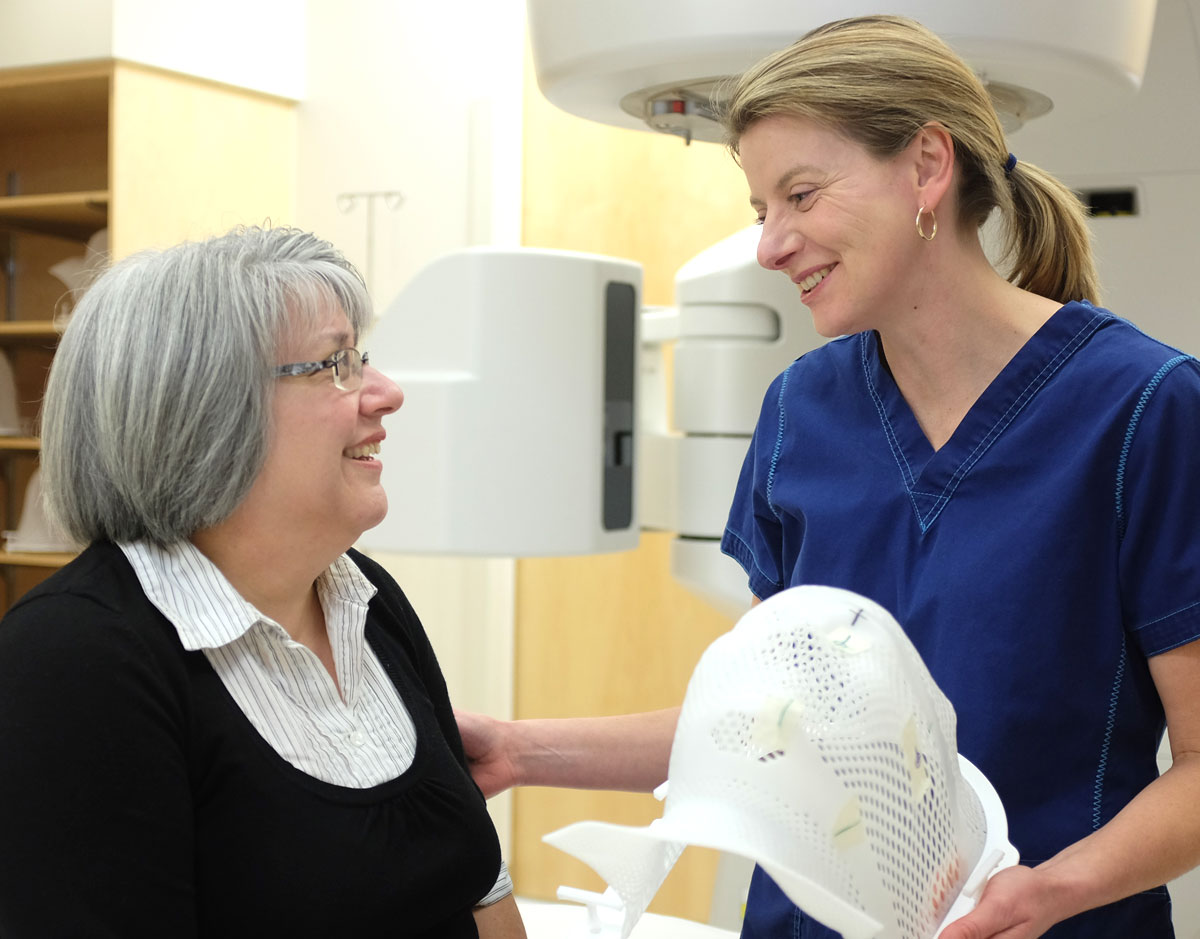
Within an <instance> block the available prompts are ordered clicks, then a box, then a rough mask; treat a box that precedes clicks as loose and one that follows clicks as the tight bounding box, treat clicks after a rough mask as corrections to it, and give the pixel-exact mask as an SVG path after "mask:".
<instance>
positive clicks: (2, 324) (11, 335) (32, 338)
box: [0, 320, 62, 346]
mask: <svg viewBox="0 0 1200 939" xmlns="http://www.w3.org/2000/svg"><path fill="white" fill-rule="evenodd" d="M61 335H62V333H60V332H59V330H58V327H57V326H55V325H54V323H53V322H52V321H51V320H5V321H0V346H11V345H16V344H17V343H22V342H52V343H54V342H58V340H59V337H60V336H61Z"/></svg>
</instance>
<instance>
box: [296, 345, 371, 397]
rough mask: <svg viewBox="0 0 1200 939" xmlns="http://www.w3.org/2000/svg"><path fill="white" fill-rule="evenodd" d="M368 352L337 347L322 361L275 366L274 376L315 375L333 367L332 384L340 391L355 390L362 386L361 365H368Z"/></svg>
mask: <svg viewBox="0 0 1200 939" xmlns="http://www.w3.org/2000/svg"><path fill="white" fill-rule="evenodd" d="M367 356H368V353H366V352H359V351H358V350H357V349H339V350H338V351H337V352H335V353H334V354H333V355H331V356H330V357H329V358H327V359H325V360H324V361H323V362H293V363H292V364H290V365H277V366H275V377H276V378H287V377H290V376H294V375H315V374H316V373H317V372H322V371H324V370H325V369H327V368H331V369H333V384H334V386H335V387H337V388H340V389H341V390H342V391H357V390H358V389H359V388H361V387H362V377H363V366H364V365H369V364H370V362H369V361H368V359H367Z"/></svg>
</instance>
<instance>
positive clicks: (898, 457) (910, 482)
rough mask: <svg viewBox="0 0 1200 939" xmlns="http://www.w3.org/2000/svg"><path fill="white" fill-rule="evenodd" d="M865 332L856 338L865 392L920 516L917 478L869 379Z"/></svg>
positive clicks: (869, 371)
mask: <svg viewBox="0 0 1200 939" xmlns="http://www.w3.org/2000/svg"><path fill="white" fill-rule="evenodd" d="M867 335H868V334H867V333H861V334H859V338H858V357H859V361H861V362H862V370H863V379H864V380H865V381H866V383H867V393H868V394H869V395H870V396H871V401H872V402H874V404H875V410H876V411H877V412H878V414H879V423H880V424H881V425H882V426H883V435H884V437H886V438H887V443H888V447H889V449H891V451H892V459H893V460H895V461H896V466H897V467H899V469H900V482H901V483H902V484H903V486H904V490H905V491H906V492H907V493H908V497H909V501H911V502H912V504H913V511H914V512H916V513H917V517H918V518H920V515H921V513H920V511H919V510H918V509H917V503H916V500H914V499H913V498H912V490H913V486H915V485H916V483H917V480H916V478H915V477H914V476H913V472H912V467H911V466H909V465H908V457H906V456H905V455H904V450H903V449H902V448H901V447H900V441H899V440H898V439H897V438H896V432H895V431H894V430H892V422H891V421H889V420H888V418H887V412H886V411H885V410H884V407H883V398H881V397H880V395H879V392H878V390H876V388H875V384H874V382H872V381H871V367H870V363H869V362H868V361H867Z"/></svg>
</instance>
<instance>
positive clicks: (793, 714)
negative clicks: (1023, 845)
mask: <svg viewBox="0 0 1200 939" xmlns="http://www.w3.org/2000/svg"><path fill="white" fill-rule="evenodd" d="M668 782H669V786H668V791H667V795H666V803H665V806H664V810H663V816H662V818H660V819H657V820H656V821H654V822H653V823H651V824H650V825H649V826H648V827H646V828H630V827H626V826H620V825H612V824H608V823H604V822H580V823H577V824H574V825H570V826H568V827H566V828H563V829H560V830H559V831H556V832H553V833H551V834H549V835H547V836H546V838H545V840H546V841H548V842H549V843H550V844H552V845H554V846H556V847H558V848H560V849H562V850H563V851H566V852H567V853H569V854H572V855H574V856H575V857H577V858H579V859H580V860H582V861H584V862H586V863H587V864H588V865H590V866H591V867H592V868H593V869H594V870H596V872H597V873H599V874H600V876H602V877H603V878H604V879H605V880H606V881H608V883H609V884H610V885H611V886H612V888H614V889H615V890H616V892H617V894H618V895H619V896H620V898H621V901H622V903H623V904H624V907H625V915H624V924H623V928H622V933H621V935H622V937H626V936H628V935H629V933H630V931H631V930H632V929H633V926H634V924H635V923H636V922H637V920H638V917H640V916H641V914H642V913H643V912H644V911H645V909H646V907H647V906H648V905H649V903H650V900H651V898H652V897H653V896H654V894H655V893H656V892H657V890H658V888H659V886H660V885H661V884H662V882H663V879H664V878H665V877H666V875H667V873H668V872H669V871H670V869H671V867H672V866H673V865H674V863H675V861H676V859H677V858H678V857H679V855H680V854H681V853H682V851H683V849H684V848H685V847H686V846H687V845H689V844H694V845H702V846H705V847H709V848H715V849H718V850H721V851H728V852H732V853H734V854H738V855H742V856H744V857H747V858H750V859H752V860H754V861H755V862H757V863H758V864H759V865H760V866H761V867H762V868H763V869H764V870H765V871H766V872H767V873H768V874H769V875H770V876H771V877H772V879H774V881H775V882H776V883H777V884H778V885H779V886H780V888H781V889H782V890H783V891H784V893H786V894H787V895H788V897H789V898H790V899H791V900H792V901H793V902H794V903H795V904H796V905H797V906H799V907H800V908H801V909H803V910H804V911H805V912H807V913H808V914H809V915H811V916H813V917H814V918H816V919H817V920H820V921H821V922H822V923H824V924H825V925H827V926H829V927H830V928H832V929H835V930H837V931H839V932H841V933H842V934H843V935H844V936H845V937H846V939H867V937H874V936H878V937H884V939H929V937H932V936H935V935H937V933H938V932H939V931H940V930H941V928H942V927H943V926H944V925H945V924H947V923H949V922H951V921H952V920H954V919H957V918H958V917H960V916H962V915H964V914H965V913H967V912H968V911H969V910H970V909H972V908H973V907H974V905H975V901H976V899H977V898H978V896H979V894H980V892H981V891H982V888H983V885H984V883H986V881H987V878H988V877H989V876H990V875H991V874H992V873H994V872H995V871H996V870H999V869H1000V868H1002V867H1008V866H1010V865H1013V864H1015V863H1017V852H1016V849H1015V848H1014V847H1013V846H1012V845H1011V844H1009V842H1008V824H1007V820H1006V818H1005V815H1004V809H1003V807H1002V806H1001V804H1000V800H999V799H998V798H997V796H996V792H995V790H994V789H993V788H992V787H991V785H990V784H989V783H988V781H987V779H985V778H984V776H983V774H982V773H980V772H979V771H978V770H977V769H976V768H975V767H974V766H972V765H971V764H970V763H968V762H967V761H966V760H965V759H964V758H962V757H960V756H959V755H958V752H957V745H956V740H955V716H954V709H953V707H952V706H951V705H950V702H949V701H948V700H947V699H946V696H945V695H944V694H942V692H941V690H940V689H939V688H938V687H937V685H936V684H935V683H934V681H933V678H932V677H931V676H930V674H929V671H928V670H927V669H926V668H925V664H924V662H922V661H921V658H920V656H919V655H918V654H917V651H916V649H915V648H914V647H913V645H912V643H911V642H910V641H909V639H908V637H907V636H906V635H905V634H904V631H903V630H902V629H901V628H900V625H899V624H898V623H897V622H896V621H895V619H893V618H892V616H891V615H890V614H889V613H888V612H887V611H886V610H885V609H883V608H882V607H881V606H879V605H878V604H876V603H873V602H872V601H870V600H868V599H866V598H865V597H861V596H859V595H858V594H855V593H852V592H850V591H847V590H838V589H834V588H830V587H815V586H804V587H794V588H791V589H789V590H784V591H783V592H781V593H779V594H776V595H775V596H773V597H771V598H770V599H768V600H766V601H764V602H763V603H761V604H759V605H758V606H756V607H755V608H754V609H752V610H751V611H750V612H749V613H747V614H746V615H745V616H743V617H742V619H741V620H740V621H739V622H738V624H737V625H736V626H735V627H734V628H733V629H732V630H731V631H730V632H729V633H727V634H726V635H724V636H722V637H720V638H719V639H717V641H716V642H714V643H713V644H712V645H711V646H709V648H708V650H707V651H706V652H705V653H704V655H703V657H702V658H701V660H700V663H699V665H697V667H696V671H695V672H694V673H693V675H692V678H691V682H690V683H689V685H688V690H687V695H686V697H685V698H684V702H683V708H682V711H681V713H680V717H679V726H678V728H677V730H676V733H675V742H674V745H673V747H672V750H671V762H670V769H669V776H668Z"/></svg>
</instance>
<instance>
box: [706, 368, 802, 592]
mask: <svg viewBox="0 0 1200 939" xmlns="http://www.w3.org/2000/svg"><path fill="white" fill-rule="evenodd" d="M789 374H790V370H789V371H785V372H784V373H783V374H782V375H780V376H779V377H778V378H776V379H775V381H773V382H772V383H771V387H770V388H768V389H767V394H766V396H765V398H764V399H763V406H762V411H761V413H760V415H759V418H758V424H757V426H756V427H755V428H754V434H753V436H752V437H751V438H750V447H749V449H748V450H747V451H746V459H745V460H744V461H743V463H742V472H741V475H740V476H739V477H738V483H737V488H736V489H735V490H734V494H733V505H732V507H731V508H730V510H729V521H728V522H727V523H726V526H725V533H724V535H723V536H722V538H721V550H722V551H723V552H724V553H725V554H728V555H729V556H730V557H732V558H733V559H734V560H735V561H737V562H738V563H739V564H741V565H742V568H743V569H744V570H745V571H746V575H747V577H748V578H749V581H750V592H751V593H753V594H754V596H756V597H758V598H759V599H760V600H764V599H766V598H767V597H769V596H771V595H772V594H775V593H778V592H779V591H780V590H782V589H783V586H784V584H783V526H782V524H781V522H780V519H779V516H778V515H777V514H776V511H775V509H774V508H773V507H772V504H771V486H772V483H773V482H774V475H775V470H776V463H777V461H778V459H779V451H780V442H781V439H782V435H783V429H784V419H785V415H784V410H783V404H782V399H783V394H784V391H785V390H786V388H787V381H788V376H789Z"/></svg>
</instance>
